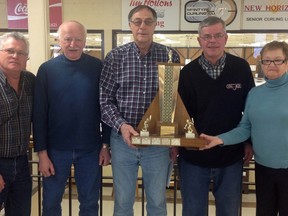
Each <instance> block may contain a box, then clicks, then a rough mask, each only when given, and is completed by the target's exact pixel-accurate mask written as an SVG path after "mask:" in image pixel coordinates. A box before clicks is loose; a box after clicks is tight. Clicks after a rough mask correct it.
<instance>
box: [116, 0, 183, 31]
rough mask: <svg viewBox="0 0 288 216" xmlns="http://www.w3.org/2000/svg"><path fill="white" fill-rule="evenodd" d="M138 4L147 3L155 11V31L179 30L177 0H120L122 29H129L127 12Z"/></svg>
mask: <svg viewBox="0 0 288 216" xmlns="http://www.w3.org/2000/svg"><path fill="white" fill-rule="evenodd" d="M138 5H147V6H150V7H152V8H153V9H154V10H155V11H156V12H157V26H156V31H163V30H165V31H166V30H175V31H178V30H179V17H180V12H179V9H180V1H179V0H122V30H130V28H129V22H128V14H129V12H130V10H131V9H133V8H134V7H136V6H138Z"/></svg>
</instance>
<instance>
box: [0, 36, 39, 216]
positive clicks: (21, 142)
mask: <svg viewBox="0 0 288 216" xmlns="http://www.w3.org/2000/svg"><path fill="white" fill-rule="evenodd" d="M28 55H29V43H28V41H27V39H26V38H25V37H24V36H23V35H22V34H20V33H18V32H11V33H6V34H4V35H3V36H1V38H0V206H1V205H2V204H3V203H4V205H5V215H19V216H30V210H31V190H32V181H31V177H30V171H29V167H28V157H27V151H28V144H29V140H30V132H31V118H32V101H33V88H34V87H33V86H34V80H35V76H34V74H32V73H30V72H28V71H25V69H26V62H27V60H28Z"/></svg>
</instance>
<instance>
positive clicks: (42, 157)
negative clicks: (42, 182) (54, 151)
mask: <svg viewBox="0 0 288 216" xmlns="http://www.w3.org/2000/svg"><path fill="white" fill-rule="evenodd" d="M38 156H39V171H40V173H42V175H43V176H44V177H49V176H51V175H55V169H54V166H53V163H52V162H51V160H50V158H49V157H48V154H47V151H46V150H43V151H40V152H38Z"/></svg>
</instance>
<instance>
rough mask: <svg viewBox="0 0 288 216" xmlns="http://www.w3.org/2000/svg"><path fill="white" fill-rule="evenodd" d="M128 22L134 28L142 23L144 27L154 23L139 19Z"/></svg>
mask: <svg viewBox="0 0 288 216" xmlns="http://www.w3.org/2000/svg"><path fill="white" fill-rule="evenodd" d="M130 22H131V23H133V24H134V25H135V26H141V25H142V23H144V24H145V25H146V26H152V25H153V24H154V23H155V21H154V20H140V19H137V20H133V21H132V20H131V21H130Z"/></svg>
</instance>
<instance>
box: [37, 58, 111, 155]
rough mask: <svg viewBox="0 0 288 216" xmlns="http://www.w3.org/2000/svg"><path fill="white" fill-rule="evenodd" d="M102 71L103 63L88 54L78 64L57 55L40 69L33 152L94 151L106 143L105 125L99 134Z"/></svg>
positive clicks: (107, 134) (107, 132)
mask: <svg viewBox="0 0 288 216" xmlns="http://www.w3.org/2000/svg"><path fill="white" fill-rule="evenodd" d="M101 70H102V62H101V61H100V60H99V59H96V58H94V57H92V56H89V55H87V54H82V56H81V58H80V59H79V60H77V61H70V60H68V59H67V58H66V57H65V56H64V55H60V56H58V57H56V58H54V59H51V60H49V61H47V62H45V63H43V64H42V65H41V66H40V68H39V70H38V73H37V77H36V82H35V96H34V107H33V137H34V143H35V151H41V150H49V149H55V150H72V149H79V150H81V149H82V150H83V149H85V150H95V149H99V148H100V146H101V145H102V142H105V143H109V136H110V128H109V127H108V126H106V125H105V124H102V129H103V134H101V115H100V104H99V79H100V73H101ZM102 135H103V136H102Z"/></svg>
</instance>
